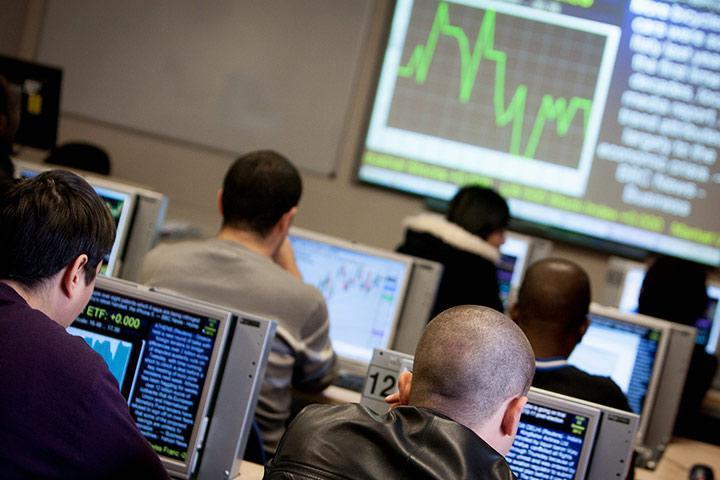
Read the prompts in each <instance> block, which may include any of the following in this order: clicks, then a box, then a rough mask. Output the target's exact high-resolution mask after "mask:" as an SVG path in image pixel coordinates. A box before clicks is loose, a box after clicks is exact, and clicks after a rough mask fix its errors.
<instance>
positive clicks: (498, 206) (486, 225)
mask: <svg viewBox="0 0 720 480" xmlns="http://www.w3.org/2000/svg"><path fill="white" fill-rule="evenodd" d="M447 219H448V220H449V221H450V222H452V223H455V224H457V225H459V226H461V227H462V228H464V229H465V230H467V231H468V232H470V233H472V234H474V235H477V236H479V237H480V238H482V239H487V238H488V236H489V235H490V234H491V233H493V232H496V231H498V230H503V229H505V227H507V225H508V223H509V222H510V209H509V208H508V204H507V202H506V201H505V199H504V198H503V197H502V196H500V194H498V193H497V192H495V191H494V190H492V189H490V188H485V187H480V186H477V185H471V186H467V187H463V188H461V189H460V190H458V192H457V193H456V194H455V196H454V197H453V199H452V201H451V202H450V207H449V209H448V212H447Z"/></svg>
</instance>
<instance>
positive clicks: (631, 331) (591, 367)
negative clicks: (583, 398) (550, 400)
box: [568, 304, 671, 438]
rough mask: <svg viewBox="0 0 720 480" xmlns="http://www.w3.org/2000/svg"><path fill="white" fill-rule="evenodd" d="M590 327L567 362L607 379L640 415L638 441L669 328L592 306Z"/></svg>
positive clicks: (662, 359) (654, 391) (610, 309)
mask: <svg viewBox="0 0 720 480" xmlns="http://www.w3.org/2000/svg"><path fill="white" fill-rule="evenodd" d="M589 318H590V326H589V327H588V329H587V331H586V332H585V335H584V336H583V338H582V341H581V342H580V343H579V344H578V345H577V346H576V347H575V349H574V350H573V352H572V354H571V355H570V357H569V358H568V362H569V363H570V364H571V365H574V366H576V367H577V368H579V369H581V370H584V371H585V372H588V373H590V374H592V375H600V376H604V377H610V378H611V379H612V380H613V381H614V382H615V383H616V384H617V385H618V386H619V387H620V389H621V390H622V391H623V393H624V394H625V395H626V396H627V399H628V403H629V404H630V408H631V409H632V411H633V412H634V413H637V414H640V415H642V417H641V422H640V429H639V434H640V436H641V437H640V438H642V435H643V434H644V433H645V428H646V427H647V424H648V420H649V418H650V416H649V412H650V411H651V409H652V408H653V404H654V401H655V394H656V392H657V389H658V384H659V380H660V373H661V371H662V368H663V365H664V362H665V354H666V351H667V346H668V342H669V340H670V335H671V326H670V324H669V323H668V322H664V321H661V320H657V319H654V318H650V317H644V316H641V315H633V314H627V313H624V312H620V311H618V310H616V309H614V308H608V307H602V306H599V305H595V304H593V305H591V307H590V314H589Z"/></svg>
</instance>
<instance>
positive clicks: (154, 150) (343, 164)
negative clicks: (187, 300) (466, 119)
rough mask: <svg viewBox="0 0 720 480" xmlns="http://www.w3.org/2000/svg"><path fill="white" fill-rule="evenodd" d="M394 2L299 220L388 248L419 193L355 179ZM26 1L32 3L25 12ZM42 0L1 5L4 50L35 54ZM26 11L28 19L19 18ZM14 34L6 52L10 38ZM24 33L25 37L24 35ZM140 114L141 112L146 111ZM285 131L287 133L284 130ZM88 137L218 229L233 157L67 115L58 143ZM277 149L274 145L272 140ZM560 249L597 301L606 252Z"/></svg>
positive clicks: (308, 182)
mask: <svg viewBox="0 0 720 480" xmlns="http://www.w3.org/2000/svg"><path fill="white" fill-rule="evenodd" d="M389 4H390V2H389V1H386V0H378V1H377V2H376V9H375V13H374V20H373V25H372V29H371V34H370V39H369V41H368V44H367V46H366V48H365V49H364V56H365V58H363V59H362V62H363V68H362V69H361V75H362V77H361V78H360V81H359V82H358V86H357V90H356V92H355V97H356V102H355V103H354V109H353V111H352V112H351V115H350V119H349V122H348V125H347V126H346V128H345V130H346V132H345V135H344V136H345V138H344V139H343V140H344V141H343V148H342V151H341V152H340V158H339V161H338V170H337V173H336V174H335V175H334V176H333V177H326V176H321V175H317V174H312V173H308V172H303V179H304V185H305V191H304V195H303V199H302V201H301V206H300V210H299V214H298V217H297V221H296V224H297V225H299V226H301V227H304V228H308V229H311V230H316V231H319V232H323V233H327V234H330V235H334V236H338V237H343V238H348V239H352V240H356V241H359V242H363V243H366V244H369V245H373V246H377V247H381V248H388V249H392V248H394V247H395V246H396V245H397V244H398V243H399V242H400V241H401V240H402V235H403V229H402V225H401V222H402V219H403V218H404V217H406V216H408V215H411V214H413V213H415V212H418V211H420V210H421V209H422V203H421V201H420V200H419V199H417V198H414V197H409V196H406V195H403V194H399V193H394V192H389V191H385V190H381V189H378V188H375V187H369V186H365V185H359V184H357V183H356V182H355V180H354V176H355V165H356V157H357V152H358V148H359V145H360V142H361V141H362V139H361V137H362V131H363V125H364V121H365V115H366V112H367V110H366V109H367V105H368V104H369V102H370V101H371V92H370V90H371V84H372V80H373V77H374V71H375V66H376V61H377V59H378V58H379V51H380V49H381V48H382V46H381V38H382V31H383V29H384V22H385V20H384V19H385V18H387V17H386V16H387V15H388V14H389V7H390V6H389ZM22 5H26V6H27V8H25V11H24V12H23V11H22V8H21V7H22ZM43 5H44V2H43V0H31V1H30V2H21V1H19V0H0V11H3V12H5V11H8V10H6V7H7V8H11V9H12V8H13V7H14V8H15V9H16V10H14V13H13V15H12V17H13V18H14V21H13V22H17V23H18V24H17V25H16V24H15V23H13V22H11V21H9V20H7V19H6V18H4V17H3V19H2V21H0V30H5V29H7V30H8V31H7V32H5V33H4V34H3V36H2V37H0V41H2V42H3V43H2V47H3V48H2V49H0V51H2V52H3V53H9V54H15V55H18V56H21V57H23V58H27V59H33V58H34V54H35V51H36V46H37V42H38V39H39V35H40V34H41V28H42V18H43V15H42V14H43ZM19 17H22V22H20V21H18V18H19ZM5 37H7V38H15V39H16V40H15V41H14V43H13V42H9V43H8V45H9V47H10V49H9V51H8V50H5V48H6V45H5V42H4V38H5ZM17 39H19V40H17ZM139 114H141V113H139ZM278 135H282V132H278ZM71 140H86V141H91V142H94V143H97V144H100V145H102V146H104V147H105V148H106V149H107V150H108V151H109V153H110V154H111V157H112V161H113V174H114V176H117V177H119V178H123V179H128V180H132V181H135V182H139V183H143V184H146V185H148V186H150V187H153V188H156V189H157V190H159V191H162V192H164V193H166V194H167V195H168V196H169V198H170V208H169V212H168V216H169V218H171V219H174V220H186V221H189V222H191V223H192V224H193V225H195V226H197V227H199V228H200V229H201V230H202V232H203V233H204V234H207V235H211V234H213V233H214V232H215V231H216V230H217V228H218V226H219V222H220V217H219V214H218V213H217V207H216V193H217V189H218V187H219V186H220V184H221V182H222V178H223V175H224V173H225V171H226V169H227V168H228V166H229V165H230V164H231V162H232V161H233V159H234V157H232V156H229V155H227V154H221V153H218V152H214V151H212V150H207V149H203V148H200V147H197V146H194V145H189V144H186V143H183V142H181V141H178V140H174V139H165V138H157V137H153V136H149V135H147V134H145V133H142V132H135V131H130V130H127V129H123V128H118V127H116V126H113V125H107V124H102V123H99V122H97V121H93V120H88V119H84V118H78V117H75V116H71V115H63V116H62V118H61V121H60V132H59V141H60V142H65V141H71ZM268 148H272V145H268ZM20 156H21V158H26V159H29V160H40V159H42V157H43V153H42V152H37V151H31V150H26V151H24V152H22V154H21V155H20ZM555 254H556V255H558V256H562V257H565V258H569V259H571V260H573V261H576V262H578V263H579V264H581V265H582V266H583V267H584V268H585V269H586V270H587V271H588V273H589V274H590V277H591V279H592V283H593V285H595V289H594V292H593V297H594V298H595V299H598V298H599V297H600V294H601V288H602V285H603V284H604V281H605V270H606V260H607V255H605V254H602V253H598V252H595V251H591V250H588V249H584V248H579V247H575V246H570V245H563V244H560V243H558V242H555Z"/></svg>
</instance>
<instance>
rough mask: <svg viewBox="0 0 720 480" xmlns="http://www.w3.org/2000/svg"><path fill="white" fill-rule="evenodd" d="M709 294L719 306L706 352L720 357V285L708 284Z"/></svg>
mask: <svg viewBox="0 0 720 480" xmlns="http://www.w3.org/2000/svg"><path fill="white" fill-rule="evenodd" d="M707 294H708V297H710V298H714V299H716V300H717V301H718V304H717V307H715V316H714V317H713V318H712V326H711V327H710V333H709V334H708V342H707V345H706V346H705V351H706V352H707V353H708V354H710V355H715V356H717V357H720V285H719V284H717V283H712V282H709V283H708V284H707ZM719 378H720V377H719Z"/></svg>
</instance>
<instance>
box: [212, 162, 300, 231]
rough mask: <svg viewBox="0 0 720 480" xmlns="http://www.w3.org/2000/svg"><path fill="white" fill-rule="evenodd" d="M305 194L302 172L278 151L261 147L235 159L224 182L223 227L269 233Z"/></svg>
mask: <svg viewBox="0 0 720 480" xmlns="http://www.w3.org/2000/svg"><path fill="white" fill-rule="evenodd" d="M301 195H302V180H301V179H300V173H299V172H298V171H297V169H296V168H295V167H294V166H293V164H292V163H290V161H289V160H288V159H287V158H285V157H283V156H282V155H280V154H279V153H277V152H274V151H271V150H260V151H256V152H250V153H248V154H245V155H243V156H241V157H240V158H238V159H237V160H235V163H233V164H232V166H231V167H230V169H229V170H228V172H227V174H226V175H225V181H224V183H223V191H222V208H223V226H228V227H233V228H239V229H243V230H251V231H253V232H255V233H257V234H259V235H260V236H263V237H264V236H266V235H267V234H268V233H269V232H270V231H271V230H272V228H273V227H274V226H275V225H276V224H277V222H278V221H279V220H280V218H281V217H282V216H283V215H284V214H285V213H287V212H288V211H289V210H290V209H292V208H293V207H295V206H297V204H298V202H299V201H300V196H301Z"/></svg>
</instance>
